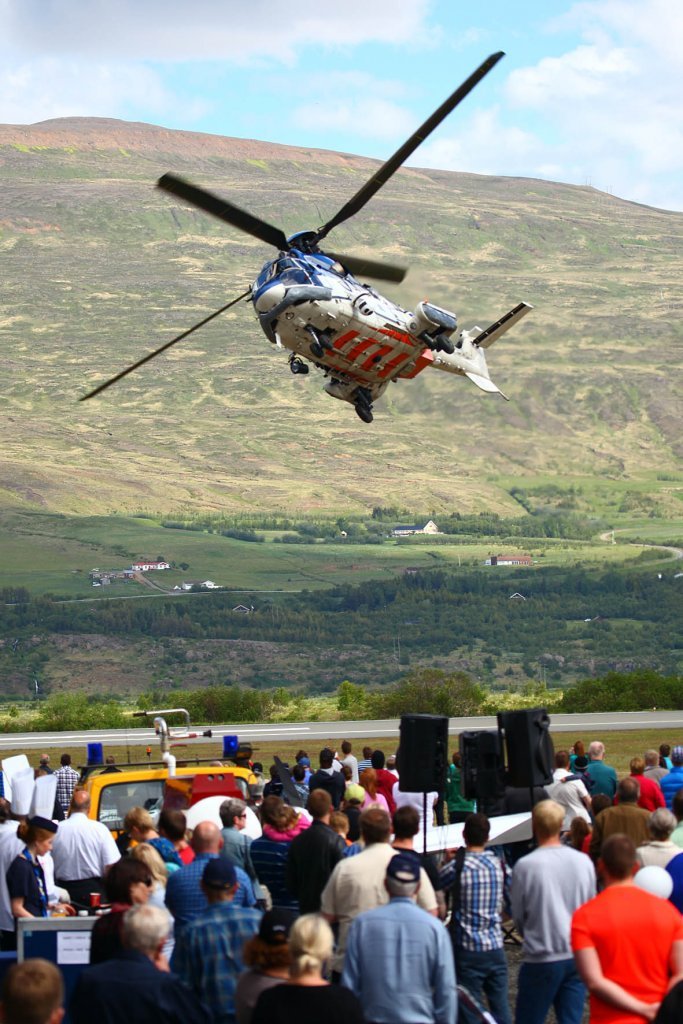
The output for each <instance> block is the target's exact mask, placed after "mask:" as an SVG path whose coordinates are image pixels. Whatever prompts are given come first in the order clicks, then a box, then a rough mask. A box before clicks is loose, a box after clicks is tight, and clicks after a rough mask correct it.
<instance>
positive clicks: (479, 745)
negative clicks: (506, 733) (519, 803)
mask: <svg viewBox="0 0 683 1024" xmlns="http://www.w3.org/2000/svg"><path fill="white" fill-rule="evenodd" d="M460 770H461V772H462V776H461V777H462V792H463V796H464V797H465V798H466V799H467V800H476V801H477V807H478V809H479V810H480V811H482V812H483V813H484V814H491V813H494V807H496V805H497V803H498V802H499V801H501V800H502V798H503V793H504V790H505V778H504V766H503V752H502V748H501V744H500V736H499V735H498V733H497V732H490V731H486V730H484V731H478V732H461V733H460ZM497 813H502V812H501V811H500V809H498V810H497Z"/></svg>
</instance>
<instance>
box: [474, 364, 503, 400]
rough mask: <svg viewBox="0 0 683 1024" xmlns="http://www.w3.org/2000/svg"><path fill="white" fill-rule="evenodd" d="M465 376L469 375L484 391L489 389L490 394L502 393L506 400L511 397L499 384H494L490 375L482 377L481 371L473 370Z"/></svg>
mask: <svg viewBox="0 0 683 1024" xmlns="http://www.w3.org/2000/svg"><path fill="white" fill-rule="evenodd" d="M465 376H466V377H469V379H470V380H471V381H472V383H473V384H476V385H477V387H478V388H481V390H482V391H487V392H488V393H489V394H490V395H500V396H501V398H504V399H505V401H506V402H509V401H510V399H509V398H508V396H507V395H505V394H503V392H502V391H501V390H500V388H499V387H498V385H497V384H494V383H493V381H492V380H491V378H490V377H482V375H481V374H480V373H472V372H471V371H469V372H467V371H466V372H465Z"/></svg>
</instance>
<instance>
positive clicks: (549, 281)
mask: <svg viewBox="0 0 683 1024" xmlns="http://www.w3.org/2000/svg"><path fill="white" fill-rule="evenodd" d="M0 160H1V161H2V171H3V190H2V194H0V250H1V251H2V255H3V295H2V298H1V299H0V333H1V336H2V342H3V352H4V353H5V356H4V362H3V411H2V423H3V445H2V451H1V452H0V504H2V505H4V506H5V507H13V508H17V509H34V510H35V509H42V510H45V511H59V512H71V513H75V514H78V515H82V514H83V513H86V512H87V513H98V514H103V513H105V514H106V513H108V512H110V511H117V512H139V511H143V510H146V511H148V512H153V513H158V514H159V515H161V516H163V517H168V518H171V516H172V514H173V513H177V512H183V513H187V512H188V511H207V510H210V511H214V512H219V513H225V512H226V511H227V512H230V513H237V514H240V513H243V512H246V511H250V510H254V509H259V510H268V511H269V512H277V513H288V514H296V515H300V514H302V513H303V514H307V513H311V512H312V513H315V512H318V511H325V510H327V511H330V510H333V509H334V510H340V511H342V512H344V513H346V512H353V511H362V510H367V509H371V508H372V507H373V506H387V505H397V506H400V507H407V508H418V507H423V508H427V509H429V511H430V512H431V511H439V512H449V513H453V512H458V513H460V514H465V515H466V514H470V513H476V512H479V511H481V510H487V511H492V512H498V513H499V514H501V515H502V516H511V515H512V516H514V515H517V514H519V513H520V511H521V510H522V507H523V503H524V501H525V497H526V496H528V493H529V488H531V489H532V490H533V488H534V487H535V486H537V485H539V484H540V485H541V486H543V485H546V484H548V483H551V484H552V483H558V482H559V481H560V480H561V484H562V487H563V489H569V488H572V487H573V488H574V489H575V492H576V493H575V494H574V498H573V499H572V500H574V501H575V502H576V504H577V507H579V509H583V508H585V507H586V506H587V507H589V508H590V509H591V510H593V509H595V507H596V506H597V505H600V504H601V505H603V506H604V507H608V508H610V509H611V510H612V511H614V512H615V513H616V512H618V511H619V510H620V509H623V510H624V512H623V513H622V514H627V513H630V514H631V515H635V516H637V517H639V518H641V519H643V518H647V517H656V518H662V517H664V518H665V517H667V516H673V517H675V516H680V511H681V505H680V496H681V479H682V478H681V466H680V455H681V444H682V442H681V436H682V435H681V431H680V417H679V413H678V410H679V409H680V406H681V394H680V376H679V375H676V374H675V373H672V371H671V367H672V366H679V365H680V362H681V360H680V343H681V334H682V332H683V327H682V326H681V324H683V318H682V317H681V315H680V313H681V299H680V289H679V281H678V274H679V270H678V263H679V261H678V254H679V252H680V248H681V242H682V239H683V215H681V214H677V213H668V212H665V211H660V210H654V209H650V208H647V207H643V206H638V205H637V204H633V203H627V202H623V201H621V200H619V199H616V198H614V197H612V196H608V195H604V194H602V193H599V192H596V191H595V190H593V189H591V188H580V187H575V186H567V185H559V184H554V183H552V182H541V181H533V180H527V179H514V178H487V177H480V176H476V175H467V174H453V173H447V172H440V171H433V170H428V171H427V170H419V169H406V170H403V171H401V172H400V173H399V174H398V175H397V176H396V178H395V179H394V180H393V181H392V183H391V185H390V186H388V187H387V188H386V189H385V190H383V191H382V193H381V194H379V195H378V196H377V197H376V198H375V199H374V200H373V202H372V203H371V204H370V205H369V206H368V207H367V209H366V211H364V215H363V217H362V218H358V219H357V220H354V221H352V222H350V223H349V224H347V225H344V226H343V227H341V228H340V229H339V230H337V231H335V234H334V239H333V241H334V246H335V248H338V249H342V250H348V251H351V252H358V253H359V254H361V255H369V254H374V255H376V256H377V257H380V258H381V257H382V256H385V257H389V258H391V259H393V260H398V261H405V262H407V263H408V264H410V265H411V266H412V268H413V269H412V271H411V274H410V275H409V277H408V279H407V280H406V282H405V283H404V285H403V286H401V287H400V288H399V289H396V288H393V287H387V289H385V290H386V291H387V293H389V294H391V295H392V296H393V297H395V298H396V299H398V300H399V301H401V303H402V304H403V305H404V306H406V307H407V308H411V307H412V306H413V305H414V304H415V302H416V301H418V300H419V299H421V298H423V297H424V295H425V294H427V295H429V297H430V298H431V299H432V300H433V301H437V302H438V303H439V304H440V305H443V306H445V307H447V308H452V309H455V310H456V311H457V312H458V314H459V316H460V320H461V323H462V324H463V326H471V325H472V324H473V323H474V322H475V321H476V322H478V323H479V324H481V325H482V326H484V325H485V324H486V323H487V322H490V321H492V320H495V319H496V318H497V317H498V316H499V315H500V314H501V313H502V312H504V311H505V310H506V309H508V308H510V307H511V306H512V305H513V304H514V303H515V302H517V301H518V300H519V299H521V298H524V299H526V300H527V301H529V302H531V303H532V304H533V305H534V307H535V308H534V312H533V315H532V316H530V317H528V318H527V319H526V320H525V322H524V324H523V325H522V326H521V327H520V328H519V329H518V330H517V331H516V332H515V333H514V336H513V335H512V334H511V335H509V336H507V337H506V338H505V339H504V340H502V341H501V342H500V343H499V344H498V345H496V346H495V348H494V349H492V350H491V359H490V362H491V368H492V373H493V375H494V377H495V379H496V380H497V381H499V382H500V384H501V386H503V388H504V390H505V391H506V392H507V393H509V395H510V397H511V401H510V402H509V403H506V402H503V401H500V400H497V399H494V398H491V397H487V396H484V395H482V394H481V393H479V392H478V391H476V389H474V388H473V387H472V386H470V385H469V383H467V382H464V381H462V382H461V381H459V380H455V381H453V380H451V379H450V378H445V377H444V376H443V375H439V374H433V375H431V377H430V376H429V374H423V375H421V376H420V377H419V378H418V379H417V380H416V381H414V382H402V383H400V384H397V385H396V387H394V388H392V389H391V391H390V393H389V395H388V397H387V400H386V401H383V403H382V404H380V405H379V406H378V415H377V417H376V421H375V423H374V424H373V425H372V427H371V428H369V429H368V428H367V427H366V426H365V425H363V424H361V423H360V422H359V421H357V419H356V417H355V416H354V414H353V411H352V410H351V409H350V408H349V407H347V406H346V405H344V404H342V403H337V402H335V401H332V400H331V399H329V398H328V397H327V396H325V395H323V394H322V392H321V390H320V386H319V385H320V381H318V380H316V377H317V375H316V374H311V375H309V377H308V378H303V379H302V378H293V377H292V376H291V375H290V374H289V372H288V370H287V368H286V362H285V360H284V359H283V358H279V357H278V353H277V352H275V351H274V350H272V348H271V346H270V345H269V343H268V342H267V341H265V339H264V338H262V337H261V336H260V332H259V329H258V326H257V324H256V322H255V320H254V317H253V312H252V311H251V310H250V308H249V307H248V306H247V305H242V306H238V307H236V309H235V310H234V311H231V312H230V313H229V314H228V315H227V317H226V318H225V319H224V320H223V321H222V322H220V321H218V322H216V323H214V324H211V325H209V326H208V327H207V328H206V330H205V331H204V332H203V333H201V334H198V335H195V336H193V338H192V339H191V340H190V341H188V343H187V344H186V345H185V346H182V345H181V346H178V347H177V348H176V349H173V350H172V352H171V353H169V354H168V356H166V357H163V358H161V359H159V360H157V361H156V362H154V363H152V364H151V365H149V366H147V367H145V368H144V369H143V370H141V371H140V372H139V373H138V374H137V375H135V376H133V377H131V378H129V379H128V380H126V381H125V382H122V384H121V385H120V386H119V387H118V389H117V390H115V391H112V392H110V393H109V394H108V395H107V396H106V397H104V396H103V397H102V398H101V399H98V400H95V401H92V402H89V403H86V404H84V405H79V404H78V403H77V402H76V399H77V397H78V395H79V394H82V393H84V392H85V391H86V390H87V389H88V388H89V387H90V386H92V385H93V384H94V383H96V382H98V381H99V380H101V379H102V378H104V377H106V376H108V375H109V374H111V373H113V372H115V371H116V370H117V369H119V368H120V367H122V366H124V365H126V364H128V363H130V362H132V361H134V360H135V359H137V358H138V357H139V356H140V355H142V354H144V352H145V351H147V350H148V349H151V348H153V347H156V346H157V345H159V344H160V343H162V342H163V341H164V340H166V339H168V338H169V337H171V336H172V335H173V334H174V333H176V332H177V331H179V330H181V329H183V328H184V327H186V326H189V325H190V324H191V323H192V322H194V321H196V320H198V319H200V318H201V317H202V316H204V315H205V313H206V312H208V311H210V310H212V309H214V308H217V307H218V306H220V305H221V304H223V302H224V301H225V300H226V298H227V297H230V296H231V295H236V294H238V293H239V292H240V291H242V290H243V289H244V287H245V286H246V285H247V284H248V283H249V281H250V280H252V279H253V277H254V276H255V274H256V272H257V270H258V269H259V266H260V264H261V262H262V261H263V259H264V258H265V257H266V256H268V255H269V253H268V252H267V251H266V250H265V249H264V247H263V246H261V244H260V243H257V242H256V241H254V240H253V239H251V238H248V237H246V236H243V235H239V234H236V233H235V232H234V231H231V230H230V229H228V228H227V227H226V226H225V225H222V224H220V223H218V222H214V221H212V220H211V219H209V218H208V217H205V216H204V215H203V214H201V213H199V212H197V211H195V210H190V209H188V208H187V207H186V206H183V204H182V203H178V202H175V201H173V200H171V199H169V198H168V197H165V196H162V195H161V194H160V193H157V192H155V191H154V190H153V188H152V184H153V182H154V181H155V180H156V178H157V177H158V176H159V174H161V173H163V172H164V171H174V172H175V173H179V174H182V175H185V176H186V177H188V178H190V179H194V180H196V181H198V182H201V183H202V184H204V185H206V186H207V187H209V188H213V189H215V190H217V191H219V192H224V193H225V194H227V195H229V196H230V197H231V198H232V199H233V200H235V201H236V202H237V203H239V204H240V205H242V206H244V207H247V208H249V209H252V210H254V211H255V212H257V213H260V214H261V215H263V216H264V217H266V218H267V219H269V220H271V221H272V222H274V223H277V224H280V225H282V227H283V228H284V230H285V231H286V232H291V231H292V230H295V229H300V228H302V227H306V226H308V225H310V224H312V223H313V222H316V223H317V222H318V221H319V220H320V218H321V217H322V218H323V219H324V218H325V216H327V215H328V214H329V213H330V212H331V211H333V210H334V209H336V208H338V207H339V206H340V205H341V203H342V202H343V201H344V200H345V199H347V198H348V197H349V196H350V195H351V194H352V193H353V192H354V191H355V190H356V189H357V187H358V186H359V185H360V183H361V182H362V181H363V180H364V179H365V178H366V177H367V176H368V174H369V173H370V172H371V170H372V169H374V168H375V166H376V165H375V164H374V163H373V162H372V161H368V160H364V159H362V158H359V157H353V156H349V155H348V154H335V153H326V152H319V151H303V150H297V149H290V148H287V147H282V146H271V145H268V144H265V143H258V142H250V141H245V140H235V139H222V138H218V137H214V136H208V135H198V134H193V133H186V132H173V131H166V130H163V129H159V128H155V127H154V126H150V125H140V124H127V123H125V122H117V121H109V120H104V119H99V120H98V119H91V120H89V119H77V118H76V119H66V120H57V121H49V122H44V123H42V124H38V125H32V126H26V127H21V126H4V127H0ZM513 490H514V492H515V493H513ZM579 491H582V493H578V492H579ZM520 503H521V504H520Z"/></svg>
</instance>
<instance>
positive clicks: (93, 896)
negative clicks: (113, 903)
mask: <svg viewBox="0 0 683 1024" xmlns="http://www.w3.org/2000/svg"><path fill="white" fill-rule="evenodd" d="M101 903H102V894H101V893H99V892H91V893H90V907H91V908H92V909H93V910H94V909H95V907H99V906H100V905H101Z"/></svg>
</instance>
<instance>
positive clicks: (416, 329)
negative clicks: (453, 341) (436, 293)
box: [410, 302, 458, 337]
mask: <svg viewBox="0 0 683 1024" xmlns="http://www.w3.org/2000/svg"><path fill="white" fill-rule="evenodd" d="M413 317H414V322H412V323H411V324H410V330H411V331H412V332H413V333H415V334H417V335H421V334H428V335H429V336H430V337H434V336H436V335H437V334H438V335H445V336H446V337H450V335H451V334H452V333H453V331H454V330H455V329H456V328H457V326H458V319H457V317H456V315H455V313H449V312H448V310H447V309H441V308H440V307H439V306H434V305H432V303H431V302H418V304H417V306H416V307H415V312H414V313H413Z"/></svg>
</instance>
